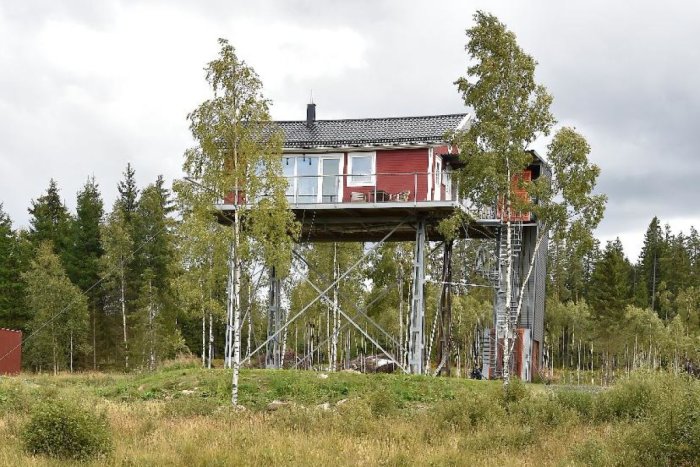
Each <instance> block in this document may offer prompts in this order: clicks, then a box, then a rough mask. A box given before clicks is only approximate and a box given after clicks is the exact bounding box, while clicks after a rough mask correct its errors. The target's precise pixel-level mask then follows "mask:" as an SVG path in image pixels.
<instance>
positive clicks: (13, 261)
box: [0, 203, 30, 331]
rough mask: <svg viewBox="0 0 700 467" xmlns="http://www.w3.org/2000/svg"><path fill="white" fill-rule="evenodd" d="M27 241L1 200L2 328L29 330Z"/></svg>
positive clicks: (0, 283)
mask: <svg viewBox="0 0 700 467" xmlns="http://www.w3.org/2000/svg"><path fill="white" fill-rule="evenodd" d="M27 250H28V248H27V242H26V241H25V239H24V238H23V237H22V236H21V235H20V234H19V233H18V232H15V231H14V230H13V229H12V221H11V220H10V217H9V216H8V215H7V213H5V211H4V210H3V207H2V203H0V327H4V328H9V329H20V330H22V331H26V330H27V328H28V321H29V319H30V315H29V313H28V312H27V310H26V308H25V307H24V306H23V298H24V284H23V282H22V280H21V274H22V272H23V270H24V269H25V266H26V263H27V256H28V254H27Z"/></svg>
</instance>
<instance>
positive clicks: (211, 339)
mask: <svg viewBox="0 0 700 467" xmlns="http://www.w3.org/2000/svg"><path fill="white" fill-rule="evenodd" d="M213 359H214V315H213V313H211V312H209V358H208V359H207V368H209V369H210V370H211V363H212V360H213Z"/></svg>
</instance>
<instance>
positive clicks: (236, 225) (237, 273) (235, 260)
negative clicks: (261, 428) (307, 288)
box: [229, 193, 241, 406]
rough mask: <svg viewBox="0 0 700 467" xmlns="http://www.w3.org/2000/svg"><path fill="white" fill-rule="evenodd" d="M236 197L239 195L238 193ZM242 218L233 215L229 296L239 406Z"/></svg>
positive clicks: (233, 385)
mask: <svg viewBox="0 0 700 467" xmlns="http://www.w3.org/2000/svg"><path fill="white" fill-rule="evenodd" d="M236 196H238V194H237V193H236ZM239 242H240V218H239V213H238V209H236V210H235V211H234V214H233V243H232V244H231V259H230V261H231V263H232V264H231V266H233V272H232V274H231V277H232V284H231V287H230V292H231V295H230V296H229V302H230V305H229V306H230V308H231V312H232V315H233V327H232V331H233V375H232V377H231V404H233V405H234V406H235V405H238V376H239V372H240V366H241V329H240V322H241V307H240V282H241V259H240V258H239V253H240V252H239V250H238V248H239V245H240V243H239Z"/></svg>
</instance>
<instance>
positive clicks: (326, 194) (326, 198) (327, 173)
mask: <svg viewBox="0 0 700 467" xmlns="http://www.w3.org/2000/svg"><path fill="white" fill-rule="evenodd" d="M322 170H323V183H322V186H321V194H322V196H323V199H322V201H323V202H324V203H334V202H336V201H338V190H339V188H340V186H339V185H340V177H339V176H338V174H339V173H340V160H338V159H323V167H322Z"/></svg>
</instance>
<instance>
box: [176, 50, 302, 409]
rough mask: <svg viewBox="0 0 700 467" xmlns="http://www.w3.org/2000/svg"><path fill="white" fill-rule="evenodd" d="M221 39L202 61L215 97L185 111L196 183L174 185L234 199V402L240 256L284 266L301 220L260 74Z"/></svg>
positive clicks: (209, 200)
mask: <svg viewBox="0 0 700 467" xmlns="http://www.w3.org/2000/svg"><path fill="white" fill-rule="evenodd" d="M219 45H220V47H221V49H220V51H219V56H218V57H217V58H216V59H215V60H213V61H211V62H209V63H208V64H207V66H206V67H205V71H206V79H207V82H208V83H209V85H210V87H211V89H212V92H213V97H212V98H210V99H208V100H206V101H204V102H203V103H202V104H201V105H199V107H197V108H196V109H195V110H194V111H193V112H192V113H190V114H189V115H188V120H189V122H190V130H191V132H192V135H193V137H194V139H195V141H196V143H197V144H196V146H195V147H193V148H191V149H189V150H187V151H186V152H185V163H184V165H183V170H184V172H185V173H186V174H187V177H188V180H189V181H190V182H191V183H192V185H193V188H192V189H191V190H180V191H179V192H180V193H181V194H182V195H183V196H187V197H188V199H187V204H189V205H191V206H195V205H199V206H203V208H202V209H212V210H213V208H214V206H215V205H216V204H221V203H222V202H223V201H224V199H225V201H226V202H227V204H229V205H232V212H231V214H230V216H229V217H228V219H227V221H226V222H228V223H229V226H230V227H229V229H227V230H226V231H224V232H222V235H224V236H225V238H226V239H227V242H228V244H229V259H228V262H229V265H228V266H229V277H228V286H227V294H228V299H227V332H228V333H229V334H231V333H232V335H233V345H232V351H231V353H232V357H233V374H232V391H231V402H232V404H233V405H237V404H238V374H239V369H240V353H241V339H240V335H241V333H240V328H241V323H240V319H241V300H240V295H241V271H242V269H243V263H244V262H250V261H254V260H258V261H261V262H262V263H263V264H264V265H265V266H266V267H275V268H276V270H277V271H286V270H288V269H289V264H290V261H291V246H292V241H293V237H294V235H295V234H296V232H297V231H298V227H297V226H296V224H295V222H294V218H293V214H292V213H291V211H289V210H288V206H287V199H286V196H285V190H286V181H285V179H284V177H283V176H282V161H281V148H282V135H281V134H280V132H279V131H277V130H275V128H274V127H273V126H272V124H271V120H270V114H269V101H268V100H267V99H265V98H264V96H263V94H262V82H261V81H260V79H259V77H258V76H257V74H256V73H255V71H254V70H253V68H251V67H250V66H249V65H248V64H246V63H245V62H244V61H242V60H240V59H239V58H238V56H237V55H236V52H235V49H234V48H233V46H231V45H230V44H229V43H228V41H226V40H225V39H219ZM212 214H213V212H212ZM210 219H211V220H210V222H216V219H215V218H214V216H213V215H212V216H211V218H210ZM290 234H291V235H290Z"/></svg>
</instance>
